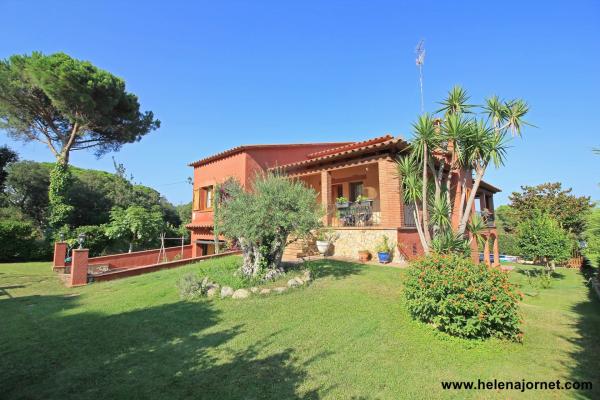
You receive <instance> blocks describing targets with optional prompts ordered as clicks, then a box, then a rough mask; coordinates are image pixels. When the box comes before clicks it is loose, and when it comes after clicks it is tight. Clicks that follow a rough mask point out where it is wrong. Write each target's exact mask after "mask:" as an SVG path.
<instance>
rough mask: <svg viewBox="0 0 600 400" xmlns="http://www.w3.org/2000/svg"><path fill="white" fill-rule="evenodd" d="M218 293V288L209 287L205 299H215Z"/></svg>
mask: <svg viewBox="0 0 600 400" xmlns="http://www.w3.org/2000/svg"><path fill="white" fill-rule="evenodd" d="M218 292H219V288H216V287H211V288H210V289H208V290H207V291H206V296H207V297H215V296H216V295H217V293H218Z"/></svg>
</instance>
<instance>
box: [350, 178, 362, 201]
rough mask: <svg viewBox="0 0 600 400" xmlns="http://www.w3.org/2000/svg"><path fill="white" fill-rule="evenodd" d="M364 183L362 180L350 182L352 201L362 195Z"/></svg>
mask: <svg viewBox="0 0 600 400" xmlns="http://www.w3.org/2000/svg"><path fill="white" fill-rule="evenodd" d="M362 193H363V183H362V182H350V201H352V202H355V201H356V199H357V198H358V196H362Z"/></svg>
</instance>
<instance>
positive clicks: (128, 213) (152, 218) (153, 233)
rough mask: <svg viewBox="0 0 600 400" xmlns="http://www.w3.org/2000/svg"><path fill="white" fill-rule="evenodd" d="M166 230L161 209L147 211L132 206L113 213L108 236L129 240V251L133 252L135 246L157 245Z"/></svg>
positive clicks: (107, 232)
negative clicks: (161, 234) (162, 232)
mask: <svg viewBox="0 0 600 400" xmlns="http://www.w3.org/2000/svg"><path fill="white" fill-rule="evenodd" d="M164 228H165V224H164V221H163V218H162V212H161V211H160V207H158V206H154V207H152V208H151V209H146V208H144V207H141V206H130V207H128V208H126V209H123V208H115V209H113V210H112V211H111V213H110V223H109V224H108V225H107V227H106V235H107V236H108V237H109V238H111V239H123V240H127V241H128V242H129V251H133V248H134V246H144V245H149V244H151V243H153V244H157V242H158V238H159V235H160V233H161V231H163V229H164Z"/></svg>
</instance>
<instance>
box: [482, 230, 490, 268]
mask: <svg viewBox="0 0 600 400" xmlns="http://www.w3.org/2000/svg"><path fill="white" fill-rule="evenodd" d="M483 262H484V263H485V265H487V266H488V267H489V265H490V239H489V238H488V237H487V236H486V238H485V244H484V246H483Z"/></svg>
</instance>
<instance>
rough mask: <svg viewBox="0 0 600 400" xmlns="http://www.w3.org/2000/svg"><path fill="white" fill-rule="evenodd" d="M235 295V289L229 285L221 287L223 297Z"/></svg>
mask: <svg viewBox="0 0 600 400" xmlns="http://www.w3.org/2000/svg"><path fill="white" fill-rule="evenodd" d="M230 296H233V289H232V288H230V287H229V286H223V287H222V288H221V298H222V299H223V298H225V297H230Z"/></svg>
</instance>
